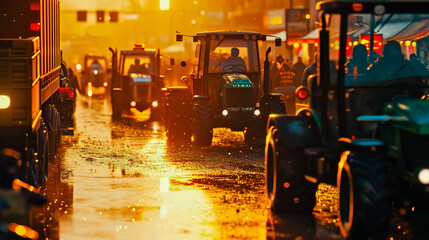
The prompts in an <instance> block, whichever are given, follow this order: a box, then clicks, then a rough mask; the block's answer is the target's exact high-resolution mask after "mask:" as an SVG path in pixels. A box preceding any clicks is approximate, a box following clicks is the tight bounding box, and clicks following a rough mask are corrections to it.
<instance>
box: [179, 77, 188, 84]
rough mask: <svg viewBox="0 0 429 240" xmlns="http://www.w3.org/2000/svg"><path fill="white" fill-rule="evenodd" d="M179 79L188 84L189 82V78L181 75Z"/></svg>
mask: <svg viewBox="0 0 429 240" xmlns="http://www.w3.org/2000/svg"><path fill="white" fill-rule="evenodd" d="M180 80H181V81H182V83H183V84H185V85H188V84H189V78H187V77H186V76H182V77H181V78H180Z"/></svg>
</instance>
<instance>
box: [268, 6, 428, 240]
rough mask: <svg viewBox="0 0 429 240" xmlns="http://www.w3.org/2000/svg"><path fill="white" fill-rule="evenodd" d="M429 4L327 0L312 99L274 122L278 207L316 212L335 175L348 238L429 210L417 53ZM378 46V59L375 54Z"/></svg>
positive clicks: (274, 205)
mask: <svg viewBox="0 0 429 240" xmlns="http://www.w3.org/2000/svg"><path fill="white" fill-rule="evenodd" d="M426 5H427V2H423V1H359V2H353V1H345V0H342V1H323V2H320V3H318V4H317V7H316V8H317V10H318V11H319V12H320V15H319V16H320V20H319V21H320V32H319V41H320V44H319V46H320V47H319V49H318V54H319V57H318V62H317V64H318V67H317V69H318V71H317V75H316V76H315V77H311V78H309V80H308V82H309V89H308V92H309V99H308V101H307V102H308V106H307V107H302V108H301V109H300V110H299V111H298V112H297V113H296V115H295V116H290V115H281V114H277V115H276V114H274V115H270V118H269V120H268V124H267V137H266V148H265V172H266V173H265V175H266V188H267V193H268V194H267V196H268V202H269V204H270V206H271V209H272V211H273V212H275V213H278V214H284V213H302V214H304V213H310V214H311V212H312V211H313V207H314V205H315V200H316V198H315V193H316V190H317V186H318V184H319V183H327V184H329V185H331V186H333V187H334V189H336V190H337V193H338V195H339V203H338V205H339V206H338V208H339V218H338V220H339V221H338V226H339V229H340V232H341V234H342V236H343V237H344V238H346V239H386V237H387V235H388V232H389V227H390V220H391V218H392V216H393V213H395V211H399V209H405V210H408V211H409V212H413V211H414V212H415V211H425V210H427V209H428V206H427V203H428V202H429V154H428V152H426V150H425V149H426V147H427V145H428V144H429V101H428V95H427V93H428V92H427V90H428V87H429V85H428V72H427V71H426V70H424V68H423V69H421V68H420V69H419V68H418V67H417V65H416V64H414V63H412V61H409V60H408V59H407V57H408V55H409V54H410V53H412V52H416V53H417V55H419V54H420V53H419V52H417V51H418V50H419V47H420V44H425V40H420V39H423V38H426V37H427V36H428V35H429V29H428V28H427V27H426V26H427V25H426V22H428V21H429V9H428V8H427V7H426ZM417 26H420V27H417ZM423 26H424V27H423ZM392 29H395V31H394V32H391V30H392ZM373 52H376V53H378V54H380V56H379V57H378V60H377V59H375V60H374V61H372V62H371V61H368V59H369V58H368V56H373V55H375V54H374V53H373Z"/></svg>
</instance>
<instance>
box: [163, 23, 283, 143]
mask: <svg viewBox="0 0 429 240" xmlns="http://www.w3.org/2000/svg"><path fill="white" fill-rule="evenodd" d="M192 37H193V41H194V42H198V44H197V46H196V51H195V57H197V58H198V65H197V67H196V71H195V73H194V75H193V76H191V77H190V78H191V79H192V83H190V84H189V87H188V88H187V89H183V88H169V89H168V94H167V98H166V104H167V107H166V118H167V119H166V129H167V136H168V137H169V139H170V138H171V139H173V138H174V137H170V136H175V135H177V136H183V135H185V136H190V134H184V133H183V132H185V133H186V132H189V131H187V130H185V128H186V127H183V129H182V128H178V127H177V123H178V122H179V121H183V120H182V119H185V118H187V117H186V116H190V117H189V119H190V121H189V122H190V123H192V135H193V139H194V143H195V144H196V145H200V146H210V145H211V143H212V137H213V128H218V127H226V128H230V129H231V130H232V131H244V137H245V141H246V142H247V143H252V142H253V141H254V140H255V139H256V138H258V137H260V136H262V135H263V132H264V129H265V123H266V118H267V117H268V115H269V114H270V113H282V112H284V111H285V109H284V108H285V106H284V102H283V101H282V100H281V99H280V96H279V95H278V94H277V95H276V94H274V95H270V94H269V80H268V79H269V76H268V75H266V76H264V79H266V80H264V86H262V84H261V83H262V79H261V66H260V63H259V48H258V41H265V40H266V38H267V36H266V35H262V34H260V33H254V32H239V31H218V32H202V33H197V34H196V35H195V36H192ZM177 40H178V41H182V40H183V35H180V34H179V35H177ZM275 44H276V46H280V45H281V40H280V39H279V38H278V39H276V40H275ZM270 51H271V48H269V51H267V53H266V58H268V54H269V52H270ZM264 64H265V65H266V67H265V65H264V68H266V69H268V70H266V71H265V73H266V74H268V72H269V62H268V60H266V63H264ZM179 92H183V93H179ZM178 96H182V98H181V99H177V97H178ZM183 96H190V98H191V100H189V101H188V100H186V99H184V97H183ZM175 102H178V103H182V102H187V103H189V105H191V106H190V107H189V109H190V110H189V111H187V113H183V114H184V115H183V117H177V116H180V114H178V113H176V112H175V111H174V110H173V109H175V108H176V107H172V106H175V104H176V103H175ZM178 107H179V106H178ZM167 108H168V109H172V110H171V111H170V110H168V109H167ZM170 112H171V113H170ZM173 132H177V133H173Z"/></svg>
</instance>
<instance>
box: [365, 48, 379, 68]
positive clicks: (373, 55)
mask: <svg viewBox="0 0 429 240" xmlns="http://www.w3.org/2000/svg"><path fill="white" fill-rule="evenodd" d="M379 57H380V55H379V54H378V53H377V52H376V51H372V52H370V53H369V56H368V64H369V66H368V69H369V68H371V67H372V66H373V65H374V63H376V62H377V61H378V58H379Z"/></svg>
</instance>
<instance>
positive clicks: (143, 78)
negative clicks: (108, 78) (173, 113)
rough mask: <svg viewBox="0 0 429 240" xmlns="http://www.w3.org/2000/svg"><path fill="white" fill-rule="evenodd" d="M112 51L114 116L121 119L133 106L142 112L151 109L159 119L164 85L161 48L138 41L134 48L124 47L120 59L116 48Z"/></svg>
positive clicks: (152, 117)
mask: <svg viewBox="0 0 429 240" xmlns="http://www.w3.org/2000/svg"><path fill="white" fill-rule="evenodd" d="M110 51H111V52H112V54H113V56H112V84H111V91H112V94H111V101H112V117H113V118H114V119H120V118H122V114H123V113H127V112H130V110H131V108H134V109H136V110H138V111H140V112H142V111H144V110H147V109H150V111H151V112H150V117H151V119H154V120H155V119H157V118H159V117H160V111H161V108H160V107H162V104H160V101H162V98H161V96H162V94H161V89H162V88H163V87H164V77H163V76H162V75H161V74H160V72H161V55H160V51H159V50H158V51H157V50H155V49H148V48H144V47H143V46H142V45H141V44H140V45H139V44H136V45H135V46H134V49H133V50H122V51H121V52H120V56H119V61H118V56H117V51H116V50H113V49H112V48H110Z"/></svg>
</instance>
